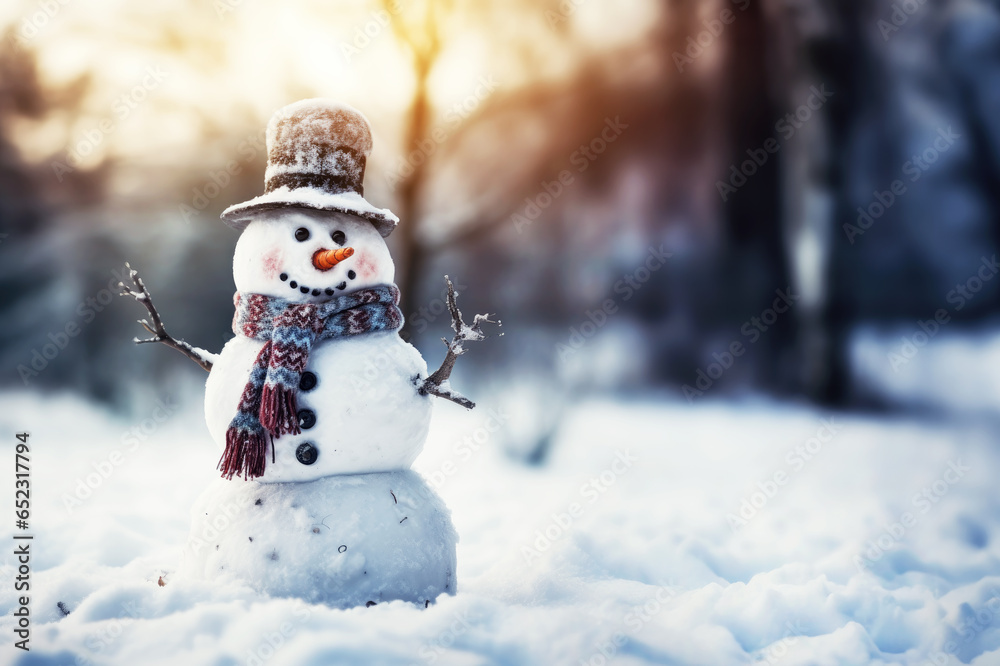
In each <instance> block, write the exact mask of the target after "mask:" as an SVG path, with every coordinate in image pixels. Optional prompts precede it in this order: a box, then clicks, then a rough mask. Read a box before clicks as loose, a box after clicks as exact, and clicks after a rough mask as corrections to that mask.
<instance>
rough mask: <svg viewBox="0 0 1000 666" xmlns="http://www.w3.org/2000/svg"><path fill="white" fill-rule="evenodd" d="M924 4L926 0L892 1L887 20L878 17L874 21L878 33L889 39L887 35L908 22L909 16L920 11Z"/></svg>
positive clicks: (885, 39)
mask: <svg viewBox="0 0 1000 666" xmlns="http://www.w3.org/2000/svg"><path fill="white" fill-rule="evenodd" d="M926 4H927V0H899V2H894V3H892V12H890V13H889V20H888V21H887V20H885V19H882V18H880V19H879V20H878V21H876V22H875V26H876V27H877V28H878V31H879V34H881V35H882V39H883V40H884V41H889V37H891V36H892V35H893V34H894V33H897V32H899V31H900V29H901V28H902V27H903V26H905V25H906V24H907V23H909V21H910V17H911V16H913V15H914V14H916V13H917V12H918V11H920V9H921V8H923V7H924V5H926Z"/></svg>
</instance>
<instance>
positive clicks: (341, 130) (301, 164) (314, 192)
mask: <svg viewBox="0 0 1000 666" xmlns="http://www.w3.org/2000/svg"><path fill="white" fill-rule="evenodd" d="M371 150H372V132H371V126H370V125H369V124H368V119H367V118H365V117H364V116H363V115H361V112H360V111H358V110H357V109H355V108H354V107H351V106H348V105H346V104H338V103H336V102H330V101H328V100H324V99H303V100H300V101H298V102H295V103H294V104H289V105H288V106H286V107H284V108H281V109H279V110H278V111H277V112H276V113H275V114H274V115H273V116H271V120H270V122H268V124H267V170H266V171H265V172H264V194H262V195H260V196H258V197H254V198H253V199H250V200H249V201H244V202H243V203H240V204H236V205H234V206H230V207H229V208H227V209H226V210H224V211H223V212H222V219H223V220H224V221H225V222H226V224H228V225H229V226H231V227H233V228H234V229H244V228H245V227H246V226H247V224H249V223H250V219H251V218H252V216H253V214H254V213H258V212H261V211H265V210H272V209H275V208H283V207H286V206H298V207H302V208H315V209H318V210H337V211H342V212H345V213H351V214H353V215H357V216H358V217H362V218H364V219H366V220H368V221H370V222H371V223H372V224H373V225H375V228H376V229H378V232H379V233H380V234H382V236H383V237H385V236H388V235H389V234H390V233H392V230H393V229H395V228H396V223H397V222H399V218H397V217H396V216H395V215H393V214H392V213H391V212H390V211H389V210H388V209H384V208H376V207H375V206H373V205H371V204H370V203H368V201H366V200H365V198H364V196H363V195H364V184H363V182H364V178H365V161H366V160H367V158H368V155H369V154H370V153H371Z"/></svg>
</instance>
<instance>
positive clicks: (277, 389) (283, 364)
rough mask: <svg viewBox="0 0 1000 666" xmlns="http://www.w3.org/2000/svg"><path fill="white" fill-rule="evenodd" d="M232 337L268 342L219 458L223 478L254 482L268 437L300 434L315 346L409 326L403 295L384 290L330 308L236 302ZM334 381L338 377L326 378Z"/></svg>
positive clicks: (255, 299)
mask: <svg viewBox="0 0 1000 666" xmlns="http://www.w3.org/2000/svg"><path fill="white" fill-rule="evenodd" d="M234 300H235V303H236V314H235V315H234V317H233V332H234V333H236V334H237V335H245V336H246V337H248V338H251V339H253V340H260V341H262V342H264V346H263V347H262V348H261V350H260V353H258V354H257V358H256V360H255V361H254V364H253V368H252V369H251V370H250V379H249V381H247V385H246V387H244V389H243V395H242V396H241V397H240V404H239V408H238V410H237V412H236V416H235V417H233V420H232V421H231V422H230V423H229V429H228V430H227V431H226V450H225V451H224V452H223V454H222V458H221V459H220V460H219V465H218V467H219V469H221V470H222V476H223V478H226V479H232V478H233V475H234V474H235V475H236V476H240V475H243V478H245V479H252V478H256V477H259V476H263V474H264V463H265V452H266V450H267V440H266V436H270V437H272V438H273V437H277V436H279V435H282V434H284V433H293V434H298V433H299V432H301V431H300V429H299V423H298V417H297V414H296V412H297V408H296V400H295V396H296V392H297V391H298V388H299V379H300V378H301V376H302V373H303V371H305V369H306V363H307V362H308V361H309V351H310V350H311V349H312V346H313V344H314V343H315V342H316V341H317V340H327V339H330V338H339V337H344V336H348V335H361V334H362V333H371V332H373V331H396V330H399V328H400V327H401V326H402V325H403V313H402V312H400V310H399V308H398V307H397V303H399V289H398V288H397V287H396V285H382V286H378V287H372V288H369V289H360V290H358V291H355V292H351V293H349V294H344V295H343V296H337V297H334V298H332V299H331V300H329V301H327V302H325V303H293V302H291V301H288V300H286V299H284V298H277V297H274V296H264V295H261V294H248V295H243V294H239V293H237V294H236V295H235V297H234ZM328 379H333V378H328Z"/></svg>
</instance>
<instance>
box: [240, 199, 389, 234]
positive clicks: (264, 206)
mask: <svg viewBox="0 0 1000 666" xmlns="http://www.w3.org/2000/svg"><path fill="white" fill-rule="evenodd" d="M285 207H290V208H291V207H298V208H313V209H315V210H336V211H340V212H342V213H350V214H351V215H357V216H358V217H360V218H364V219H366V220H368V221H369V222H371V223H372V224H373V225H374V226H375V228H376V229H377V230H378V232H379V234H381V235H382V237H383V238H385V237H386V236H388V235H389V234H391V233H392V230H393V229H395V228H396V224H398V223H399V218H398V217H396V216H395V215H393V214H392V212H391V211H389V209H387V208H376V207H375V206H373V205H371V204H370V203H368V201H367V200H366V199H365V198H364V197H363V196H361V195H360V194H358V193H357V192H340V193H338V194H330V193H328V192H323V191H322V190H317V189H312V188H308V187H298V188H295V189H290V188H288V187H279V188H277V189H275V190H273V191H271V192H268V193H266V194H262V195H260V196H259V197H254V198H253V199H250V200H249V201H244V202H243V203H239V204H235V205H233V206H230V207H229V208H227V209H226V210H224V211H222V215H221V216H220V217H222V220H223V221H224V222H225V223H226V224H227V225H229V226H230V227H232V228H233V229H237V230H239V231H242V230H243V229H245V228H246V226H247V225H248V224H250V220H251V219H253V215H254V213H259V212H262V211H266V210H274V209H276V208H285Z"/></svg>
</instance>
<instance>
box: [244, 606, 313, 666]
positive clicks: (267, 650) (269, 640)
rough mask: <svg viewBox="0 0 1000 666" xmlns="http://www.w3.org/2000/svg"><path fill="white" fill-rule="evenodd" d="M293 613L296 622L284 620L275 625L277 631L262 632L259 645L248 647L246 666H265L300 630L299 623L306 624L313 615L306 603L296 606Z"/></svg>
mask: <svg viewBox="0 0 1000 666" xmlns="http://www.w3.org/2000/svg"><path fill="white" fill-rule="evenodd" d="M293 614H294V615H295V617H294V620H295V621H294V623H293V622H282V623H281V624H279V625H278V626H277V627H275V629H276V631H269V632H267V633H265V634H262V635H261V640H260V642H259V643H258V644H257V647H255V648H247V652H246V659H245V660H244V662H243V663H244V664H246V666H264V664H265V663H267V662H268V661H270V660H271V659H272V658H273V657H274V655H276V654H277V653H278V650H280V649H281V648H282V647H283V646H284V645H285V643H287V642H288V641H289V640H291V638H292V637H293V636H295V634H296V632H297V631H298V625H302V624H304V623H305V622H307V621H308V620H309V618H310V617H312V611H311V610H309V606H308V605H306V604H302V605H300V606H299V607H298V608H296V609H295V610H294V611H293Z"/></svg>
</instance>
